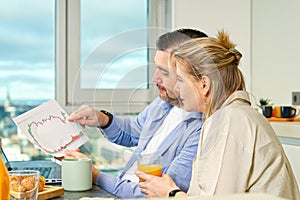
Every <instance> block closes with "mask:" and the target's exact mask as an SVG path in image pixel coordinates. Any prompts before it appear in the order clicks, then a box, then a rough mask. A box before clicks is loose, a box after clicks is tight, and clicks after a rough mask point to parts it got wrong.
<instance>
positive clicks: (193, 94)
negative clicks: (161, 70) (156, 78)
mask: <svg viewBox="0 0 300 200" xmlns="http://www.w3.org/2000/svg"><path fill="white" fill-rule="evenodd" d="M176 66H177V82H176V85H175V88H174V89H175V90H176V91H178V93H179V96H180V99H181V101H182V108H183V109H184V110H186V111H188V112H197V111H198V112H203V111H204V108H203V106H201V105H203V98H202V97H201V95H200V94H201V93H202V86H201V81H200V80H195V79H194V78H193V77H192V76H191V75H189V74H187V73H186V72H185V71H184V70H183V69H184V68H185V67H186V66H184V64H182V63H180V62H176Z"/></svg>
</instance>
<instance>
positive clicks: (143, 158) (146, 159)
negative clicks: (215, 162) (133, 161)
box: [137, 154, 162, 182]
mask: <svg viewBox="0 0 300 200" xmlns="http://www.w3.org/2000/svg"><path fill="white" fill-rule="evenodd" d="M137 163H138V170H139V171H142V172H144V173H146V174H151V175H154V176H161V175H162V157H161V156H157V155H154V154H144V155H140V156H139V157H138V159H137ZM143 181H144V180H143V179H141V178H140V182H143Z"/></svg>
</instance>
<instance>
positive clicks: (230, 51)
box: [137, 31, 300, 199]
mask: <svg viewBox="0 0 300 200" xmlns="http://www.w3.org/2000/svg"><path fill="white" fill-rule="evenodd" d="M241 57H242V55H241V53H240V52H239V51H237V50H236V49H235V45H234V44H233V43H232V42H231V41H230V39H229V36H228V34H227V33H225V32H224V31H220V32H219V34H218V38H217V39H215V38H201V39H195V40H192V41H189V42H186V43H185V44H183V45H182V46H181V47H180V48H179V49H177V50H175V52H173V56H172V58H171V59H172V62H175V63H176V66H177V74H178V81H177V84H176V86H175V87H176V89H177V90H178V91H179V93H180V98H181V100H182V103H183V108H184V109H185V110H187V111H199V112H203V114H204V116H205V118H206V120H205V121H204V124H203V126H202V133H201V136H200V137H201V138H200V141H199V147H198V152H197V156H196V158H195V159H194V163H193V173H192V180H191V184H190V188H189V191H188V193H187V194H186V193H184V192H182V191H181V190H180V188H179V187H177V186H176V184H175V183H174V182H173V181H172V179H171V178H170V177H169V176H168V175H164V176H163V177H154V176H151V175H147V174H144V173H141V172H137V175H138V176H139V177H140V178H143V179H144V180H145V182H141V183H140V184H139V186H140V187H141V188H142V191H143V192H144V193H145V194H146V195H147V196H148V197H157V196H160V197H166V196H176V197H183V196H187V195H215V194H230V193H246V192H251V193H269V194H272V195H275V196H279V197H284V198H288V199H300V198H299V189H298V185H297V183H296V180H295V177H294V174H293V172H292V169H291V166H290V164H289V161H288V159H287V157H286V155H285V153H284V151H283V149H282V146H281V143H280V142H279V140H278V138H277V136H276V134H275V132H274V130H273V129H272V127H271V126H270V124H269V123H268V121H267V120H266V119H265V118H264V117H263V116H262V115H261V114H260V113H258V112H257V111H256V110H255V109H253V108H252V107H251V105H250V99H249V95H248V93H247V92H246V91H245V82H244V78H243V75H242V73H241V71H240V70H239V69H238V65H239V61H240V58H241ZM191 94H193V95H191Z"/></svg>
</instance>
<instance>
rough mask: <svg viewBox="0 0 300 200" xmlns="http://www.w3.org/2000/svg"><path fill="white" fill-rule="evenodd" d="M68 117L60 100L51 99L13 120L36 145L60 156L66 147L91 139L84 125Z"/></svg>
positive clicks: (75, 145) (75, 146) (74, 147)
mask: <svg viewBox="0 0 300 200" xmlns="http://www.w3.org/2000/svg"><path fill="white" fill-rule="evenodd" d="M68 118H69V115H68V114H67V113H66V112H65V111H64V110H63V109H62V107H61V106H60V105H59V104H58V102H57V101H55V100H50V101H48V102H46V103H43V104H41V105H40V106H38V107H36V108H34V109H32V110H29V111H27V112H26V113H23V114H21V115H19V116H17V117H15V118H13V121H14V122H15V123H16V124H17V126H18V127H19V128H20V129H21V131H22V133H24V134H25V135H26V137H27V138H28V140H29V141H30V142H31V143H32V144H33V145H34V146H35V147H37V148H39V149H41V150H42V151H44V152H45V153H47V154H51V155H53V156H57V157H59V156H63V155H64V151H65V150H66V149H72V150H74V149H76V148H78V147H80V146H81V145H83V144H84V143H86V142H87V141H88V140H89V138H88V137H87V136H86V134H85V133H84V132H83V129H82V127H81V126H80V125H79V124H78V123H77V122H69V121H68Z"/></svg>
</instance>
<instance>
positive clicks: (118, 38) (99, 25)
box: [57, 0, 168, 114]
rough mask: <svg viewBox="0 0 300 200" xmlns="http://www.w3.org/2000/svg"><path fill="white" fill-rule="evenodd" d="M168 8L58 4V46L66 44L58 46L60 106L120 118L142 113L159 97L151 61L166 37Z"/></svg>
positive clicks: (141, 3) (89, 0)
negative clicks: (161, 38) (84, 106)
mask: <svg viewBox="0 0 300 200" xmlns="http://www.w3.org/2000/svg"><path fill="white" fill-rule="evenodd" d="M167 2H168V1H149V0H130V1H124V0H112V1H104V0H81V1H67V3H62V2H59V9H58V10H61V12H60V13H61V14H60V18H59V19H60V20H59V21H61V19H62V18H64V21H61V22H60V23H61V25H59V26H61V27H64V25H67V26H66V30H64V31H62V30H60V31H59V32H58V33H59V35H58V37H59V38H58V41H59V40H60V38H61V39H62V40H63V38H66V42H65V43H59V44H58V52H61V53H58V57H59V59H58V63H59V65H58V66H59V68H58V71H60V72H59V73H58V82H60V83H63V84H65V87H63V86H62V85H61V84H58V85H59V87H58V93H57V94H58V96H57V97H58V100H59V102H61V103H62V104H63V105H66V106H67V107H69V108H70V109H71V110H74V108H75V107H77V106H79V105H81V104H83V103H86V104H92V105H95V106H97V107H99V108H100V107H101V108H102V109H106V110H109V111H112V112H114V113H118V114H124V113H129V114H132V113H133V114H136V113H138V112H140V111H141V110H143V109H144V107H145V106H146V105H147V104H148V103H149V102H151V101H152V100H153V99H154V98H155V97H156V96H157V92H156V87H155V86H154V85H153V84H152V83H151V76H152V74H153V72H154V69H155V68H154V65H153V64H152V60H153V52H154V51H155V41H156V39H157V37H158V36H159V35H161V34H162V33H164V32H166V28H164V27H166V26H167V25H166V24H167V23H166V22H167V21H168V20H167V19H166V17H165V13H166V12H165V8H166V6H165V5H166V4H167ZM120 8H122V9H120ZM64 10H67V11H68V12H65V11H64ZM65 13H67V15H66V14H65ZM157 19H160V20H157ZM154 22H155V23H154ZM149 27H159V28H149ZM64 58H65V60H64Z"/></svg>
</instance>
